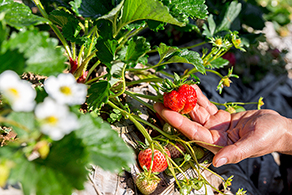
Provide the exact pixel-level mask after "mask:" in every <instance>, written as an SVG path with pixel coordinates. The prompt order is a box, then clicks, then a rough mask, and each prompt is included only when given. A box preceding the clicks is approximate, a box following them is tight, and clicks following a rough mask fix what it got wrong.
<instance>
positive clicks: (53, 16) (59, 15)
mask: <svg viewBox="0 0 292 195" xmlns="http://www.w3.org/2000/svg"><path fill="white" fill-rule="evenodd" d="M49 19H50V21H52V22H53V23H54V24H55V25H58V26H60V27H61V28H62V27H63V26H65V25H66V24H68V23H69V22H71V21H72V20H77V19H76V18H75V17H74V16H73V15H71V14H69V13H68V12H65V11H64V10H54V11H52V12H51V13H50V14H49Z"/></svg>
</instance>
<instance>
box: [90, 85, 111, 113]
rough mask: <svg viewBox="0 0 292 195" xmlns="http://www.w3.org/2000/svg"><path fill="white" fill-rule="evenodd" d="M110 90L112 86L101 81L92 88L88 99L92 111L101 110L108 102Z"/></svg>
mask: <svg viewBox="0 0 292 195" xmlns="http://www.w3.org/2000/svg"><path fill="white" fill-rule="evenodd" d="M109 88H110V84H109V82H108V81H99V82H97V83H94V84H92V85H91V86H90V88H89V89H88V99H87V103H88V104H89V108H90V109H93V110H94V109H95V108H100V107H101V106H102V104H103V103H105V102H106V101H107V100H108V98H109V94H110V90H109Z"/></svg>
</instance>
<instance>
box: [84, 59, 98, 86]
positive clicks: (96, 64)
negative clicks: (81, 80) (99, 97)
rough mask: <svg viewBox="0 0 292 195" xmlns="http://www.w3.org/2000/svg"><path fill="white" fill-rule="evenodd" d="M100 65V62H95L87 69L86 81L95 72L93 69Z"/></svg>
mask: <svg viewBox="0 0 292 195" xmlns="http://www.w3.org/2000/svg"><path fill="white" fill-rule="evenodd" d="M99 64H100V61H99V60H98V61H97V62H95V63H94V64H93V66H92V67H91V68H90V69H89V71H88V74H87V76H86V79H85V80H86V81H87V80H88V78H89V76H90V75H91V73H92V72H93V71H94V70H95V68H96V67H97V66H98V65H99Z"/></svg>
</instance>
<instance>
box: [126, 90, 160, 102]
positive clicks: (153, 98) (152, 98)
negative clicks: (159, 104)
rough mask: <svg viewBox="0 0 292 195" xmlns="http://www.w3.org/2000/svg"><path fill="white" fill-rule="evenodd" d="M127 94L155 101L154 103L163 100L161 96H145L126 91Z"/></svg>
mask: <svg viewBox="0 0 292 195" xmlns="http://www.w3.org/2000/svg"><path fill="white" fill-rule="evenodd" d="M125 93H126V94H128V95H130V96H139V97H142V98H146V99H149V100H153V101H159V100H160V98H161V97H159V96H153V95H144V94H140V93H135V92H130V91H125Z"/></svg>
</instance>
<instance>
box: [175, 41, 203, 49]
mask: <svg viewBox="0 0 292 195" xmlns="http://www.w3.org/2000/svg"><path fill="white" fill-rule="evenodd" d="M206 43H207V42H206V41H203V42H201V43H197V44H195V45H191V46H187V47H181V48H180V49H192V48H194V47H198V46H201V45H204V44H206Z"/></svg>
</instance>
